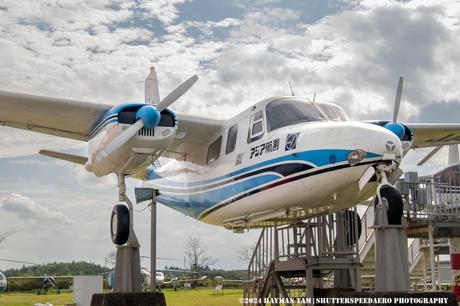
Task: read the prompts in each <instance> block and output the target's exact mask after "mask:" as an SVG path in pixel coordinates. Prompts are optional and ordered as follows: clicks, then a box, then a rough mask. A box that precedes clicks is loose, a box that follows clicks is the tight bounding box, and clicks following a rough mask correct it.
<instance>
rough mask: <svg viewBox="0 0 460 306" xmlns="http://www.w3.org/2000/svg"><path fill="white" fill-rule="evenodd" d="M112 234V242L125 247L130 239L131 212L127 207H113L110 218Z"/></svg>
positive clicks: (119, 205) (120, 205) (121, 205)
mask: <svg viewBox="0 0 460 306" xmlns="http://www.w3.org/2000/svg"><path fill="white" fill-rule="evenodd" d="M110 234H111V236H112V242H113V243H114V244H116V245H123V244H125V243H126V242H127V241H128V237H129V210H128V207H127V206H126V205H123V204H118V205H115V206H114V207H113V210H112V217H111V218H110Z"/></svg>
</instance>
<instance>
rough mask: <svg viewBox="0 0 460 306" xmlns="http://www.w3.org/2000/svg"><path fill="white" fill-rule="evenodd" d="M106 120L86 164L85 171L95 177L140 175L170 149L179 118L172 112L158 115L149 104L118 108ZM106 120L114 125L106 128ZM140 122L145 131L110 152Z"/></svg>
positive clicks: (91, 141)
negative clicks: (113, 174)
mask: <svg viewBox="0 0 460 306" xmlns="http://www.w3.org/2000/svg"><path fill="white" fill-rule="evenodd" d="M150 108H152V110H151V109H150ZM156 116H157V117H156ZM104 118H106V119H103V120H102V121H101V123H100V124H99V125H100V126H101V130H100V131H99V132H98V131H95V132H96V135H95V136H94V137H93V138H92V139H91V140H90V143H89V159H88V162H87V163H86V164H85V168H86V170H88V171H91V172H93V173H94V174H95V175H96V176H104V175H107V174H109V173H112V172H114V173H120V174H126V175H132V176H135V175H136V174H139V175H141V174H142V173H143V171H145V169H146V168H147V167H148V166H149V165H150V164H151V163H152V162H153V161H155V160H156V159H158V157H160V155H161V154H162V153H163V152H164V151H165V150H166V149H167V148H168V146H169V144H170V143H171V141H172V140H173V138H174V136H175V134H176V129H177V119H176V115H175V114H174V113H173V112H172V111H170V110H168V109H165V110H163V111H161V112H156V111H155V108H154V106H152V105H146V104H126V105H121V106H117V107H114V108H113V109H112V110H110V111H109V112H108V113H107V114H106V115H105V116H104ZM114 118H115V119H116V121H115V119H114ZM104 120H107V121H112V122H113V123H112V124H108V125H106V126H105V128H104V123H103V122H104ZM140 120H142V122H144V123H145V124H144V126H143V127H142V128H140V129H138V130H137V132H136V133H135V134H134V135H131V136H130V138H129V139H128V140H127V141H126V142H123V143H122V145H120V146H118V147H115V149H111V150H107V149H108V148H109V147H110V146H113V143H115V142H116V140H117V139H118V138H120V137H121V136H123V134H124V133H126V132H127V130H128V129H130V128H132V127H133V126H134V125H135V124H136V123H137V122H139V121H140Z"/></svg>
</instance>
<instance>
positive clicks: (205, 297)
mask: <svg viewBox="0 0 460 306" xmlns="http://www.w3.org/2000/svg"><path fill="white" fill-rule="evenodd" d="M163 292H164V294H165V297H166V305H168V306H184V305H185V306H208V305H209V306H215V305H219V306H238V305H241V304H240V302H239V298H240V297H241V296H242V294H243V292H242V290H241V289H226V290H225V291H224V295H214V288H199V289H180V290H178V291H172V290H171V289H166V290H164V291H163ZM66 302H72V294H71V293H69V292H63V293H61V294H54V293H48V294H47V295H37V294H34V293H2V294H0V305H2V306H31V305H33V304H34V303H51V304H53V305H54V306H62V305H64V303H66Z"/></svg>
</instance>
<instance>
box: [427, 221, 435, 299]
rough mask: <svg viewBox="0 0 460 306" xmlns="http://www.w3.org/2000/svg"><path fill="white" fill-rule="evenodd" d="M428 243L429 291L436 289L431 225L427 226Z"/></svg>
mask: <svg viewBox="0 0 460 306" xmlns="http://www.w3.org/2000/svg"><path fill="white" fill-rule="evenodd" d="M428 243H429V247H430V270H431V291H436V268H435V265H434V241H433V225H431V224H430V225H429V226H428Z"/></svg>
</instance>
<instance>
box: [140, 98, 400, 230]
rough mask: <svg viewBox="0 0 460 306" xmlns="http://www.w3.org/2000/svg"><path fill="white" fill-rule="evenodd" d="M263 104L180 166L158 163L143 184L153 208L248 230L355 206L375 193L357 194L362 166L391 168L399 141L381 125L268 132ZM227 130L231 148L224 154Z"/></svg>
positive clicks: (324, 123) (319, 125) (319, 124)
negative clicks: (352, 156) (354, 156)
mask: <svg viewBox="0 0 460 306" xmlns="http://www.w3.org/2000/svg"><path fill="white" fill-rule="evenodd" d="M270 101H273V100H264V101H262V102H260V103H259V104H257V105H256V106H255V107H253V108H251V109H249V110H247V111H245V112H243V113H241V114H240V115H238V116H236V117H235V118H233V119H231V120H228V122H227V124H226V127H225V129H223V130H222V131H221V133H220V134H219V135H216V136H215V138H214V139H212V141H210V142H209V144H208V145H207V146H204V147H202V148H200V149H198V150H197V151H196V152H191V154H189V156H188V158H187V159H186V160H185V161H177V160H172V159H169V160H168V159H160V160H159V163H158V164H159V165H157V166H156V167H155V169H152V170H151V171H150V173H148V174H147V176H146V178H145V180H144V185H145V186H149V187H155V188H158V189H159V191H160V196H159V197H158V198H157V201H158V202H160V203H162V204H165V205H167V206H169V207H172V208H174V209H176V210H179V211H181V212H183V213H185V214H187V215H190V216H192V217H195V218H198V219H200V220H202V221H204V222H206V223H211V224H216V225H224V226H226V227H228V228H235V227H250V226H260V225H263V223H264V222H267V221H270V220H289V219H292V218H303V217H308V216H311V215H316V214H320V213H329V212H334V211H338V210H341V209H344V208H348V207H351V206H353V205H356V204H358V203H359V202H361V201H363V200H365V199H366V198H368V197H370V196H371V195H372V194H373V193H374V192H375V188H376V184H375V183H373V182H372V181H371V182H369V183H368V184H366V185H365V186H364V188H362V189H360V188H359V187H358V181H359V179H360V178H361V177H362V176H363V174H364V173H365V171H366V170H367V169H368V168H369V167H372V166H375V165H376V164H379V163H387V164H392V167H394V168H397V166H398V165H399V162H400V160H401V158H402V155H403V153H404V152H403V151H402V148H401V147H402V146H401V141H400V140H399V138H398V137H397V136H396V135H395V134H393V133H392V132H391V131H389V130H387V129H385V128H383V127H381V126H377V125H374V124H369V123H357V122H350V121H343V122H334V121H330V120H321V121H311V122H302V123H297V124H291V125H287V126H283V127H279V128H276V129H272V130H270V128H269V127H270V122H269V120H270V118H267V114H266V111H265V107H266V105H267V104H268V103H269V102H270ZM315 107H318V106H315ZM257 113H259V114H260V113H261V114H262V115H263V116H262V117H260V115H257ZM323 116H324V117H325V118H327V115H326V114H323ZM259 117H260V118H259ZM258 121H261V122H262V127H263V128H262V131H261V132H260V125H259V123H258ZM235 125H238V132H237V136H236V143H235V144H234V145H233V144H230V147H229V144H228V143H229V142H231V141H232V140H235V139H234V138H235V137H234V135H233V133H229V130H230V129H231V128H232V127H234V126H235ZM255 125H259V126H258V127H257V126H255ZM272 125H273V123H272ZM232 135H233V136H232ZM253 135H255V137H251V136H253ZM220 137H222V138H220ZM219 139H220V140H219ZM216 143H217V144H218V145H216ZM216 147H217V149H216ZM232 147H234V149H233V150H232ZM354 150H359V151H361V152H365V156H364V157H363V158H362V160H360V161H359V162H357V163H350V162H349V161H348V159H347V154H349V153H350V152H351V151H354ZM210 155H211V156H210Z"/></svg>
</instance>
